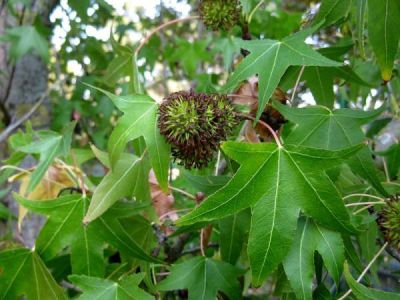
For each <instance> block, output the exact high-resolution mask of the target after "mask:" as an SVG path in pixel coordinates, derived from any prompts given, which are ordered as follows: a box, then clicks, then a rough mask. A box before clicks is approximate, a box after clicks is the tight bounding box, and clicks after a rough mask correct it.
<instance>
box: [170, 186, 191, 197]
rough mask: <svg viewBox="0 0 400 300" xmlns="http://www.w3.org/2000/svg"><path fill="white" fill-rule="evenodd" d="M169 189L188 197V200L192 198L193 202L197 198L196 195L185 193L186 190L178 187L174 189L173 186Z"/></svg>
mask: <svg viewBox="0 0 400 300" xmlns="http://www.w3.org/2000/svg"><path fill="white" fill-rule="evenodd" d="M169 188H170V189H171V190H173V191H174V192H177V193H179V194H182V195H184V196H186V197H188V198H190V199H192V200H196V196H194V195H192V194H190V193H188V192H186V191H184V190H181V189H179V188H176V187H173V186H169Z"/></svg>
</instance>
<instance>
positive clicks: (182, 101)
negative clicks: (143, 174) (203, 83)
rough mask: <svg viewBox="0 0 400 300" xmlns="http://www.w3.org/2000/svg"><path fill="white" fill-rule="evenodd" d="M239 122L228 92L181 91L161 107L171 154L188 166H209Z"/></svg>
mask: <svg viewBox="0 0 400 300" xmlns="http://www.w3.org/2000/svg"><path fill="white" fill-rule="evenodd" d="M237 123H238V119H237V118H236V116H235V113H234V107H233V105H232V104H231V102H230V101H229V99H228V97H227V96H226V95H218V94H211V95H206V94H204V93H196V92H193V91H190V92H187V91H181V92H177V93H173V94H170V95H169V96H168V97H166V98H165V99H164V102H163V103H162V104H161V105H160V107H159V117H158V127H159V128H160V132H161V134H162V135H164V136H165V138H166V139H167V141H168V142H169V143H170V144H171V145H172V155H173V156H174V157H175V158H176V159H178V161H179V163H181V164H182V165H184V166H185V167H186V168H188V169H190V168H192V167H196V168H201V167H204V166H207V164H208V163H209V161H210V160H211V159H212V157H213V153H214V151H216V150H217V149H218V147H219V144H220V142H221V141H223V140H225V139H226V137H227V135H228V134H229V133H230V132H231V131H232V129H233V128H234V126H235V125H236V124H237Z"/></svg>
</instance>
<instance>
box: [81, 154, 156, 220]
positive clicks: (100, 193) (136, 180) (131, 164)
mask: <svg viewBox="0 0 400 300" xmlns="http://www.w3.org/2000/svg"><path fill="white" fill-rule="evenodd" d="M145 159H146V158H145V157H144V156H142V157H140V158H138V157H136V156H134V155H129V154H126V155H124V156H122V157H121V159H119V160H118V162H117V163H116V165H115V166H114V168H113V169H111V170H110V171H109V172H108V173H107V175H106V176H105V177H104V178H103V179H102V180H101V182H100V184H99V185H98V186H97V187H96V189H95V190H94V193H93V196H92V200H91V201H90V205H89V208H88V211H87V213H86V215H85V218H84V220H83V221H84V222H85V223H89V222H92V221H93V220H95V219H96V218H98V217H99V216H101V215H102V214H103V213H104V212H105V211H107V209H109V208H110V207H111V206H112V205H113V204H114V203H115V202H117V201H118V200H120V199H122V198H123V197H129V198H130V197H132V196H135V197H139V198H140V196H142V195H141V192H142V191H143V190H142V188H145V190H147V193H148V194H149V193H150V190H149V189H150V188H149V184H148V181H147V176H148V175H147V174H148V173H149V170H148V167H147V165H146V161H145ZM146 187H147V188H146ZM148 197H150V195H148ZM148 199H149V198H148ZM138 200H145V199H138Z"/></svg>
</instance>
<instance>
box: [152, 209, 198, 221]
mask: <svg viewBox="0 0 400 300" xmlns="http://www.w3.org/2000/svg"><path fill="white" fill-rule="evenodd" d="M189 210H191V208H182V209H175V210H170V211H168V212H166V213H165V214H162V215H161V216H160V217H159V219H160V220H162V219H164V218H166V217H168V216H169V215H173V214H176V213H178V212H185V211H189Z"/></svg>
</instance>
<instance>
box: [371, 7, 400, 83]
mask: <svg viewBox="0 0 400 300" xmlns="http://www.w3.org/2000/svg"><path fill="white" fill-rule="evenodd" d="M367 3H368V38H369V42H370V44H371V46H372V50H373V51H374V53H375V56H376V58H377V60H378V63H379V66H380V68H381V75H382V78H383V80H385V81H389V80H390V79H391V77H392V72H393V64H394V60H395V58H396V53H397V52H398V49H399V40H400V31H399V30H397V29H398V28H399V27H400V3H399V1H398V0H368V1H367Z"/></svg>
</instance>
